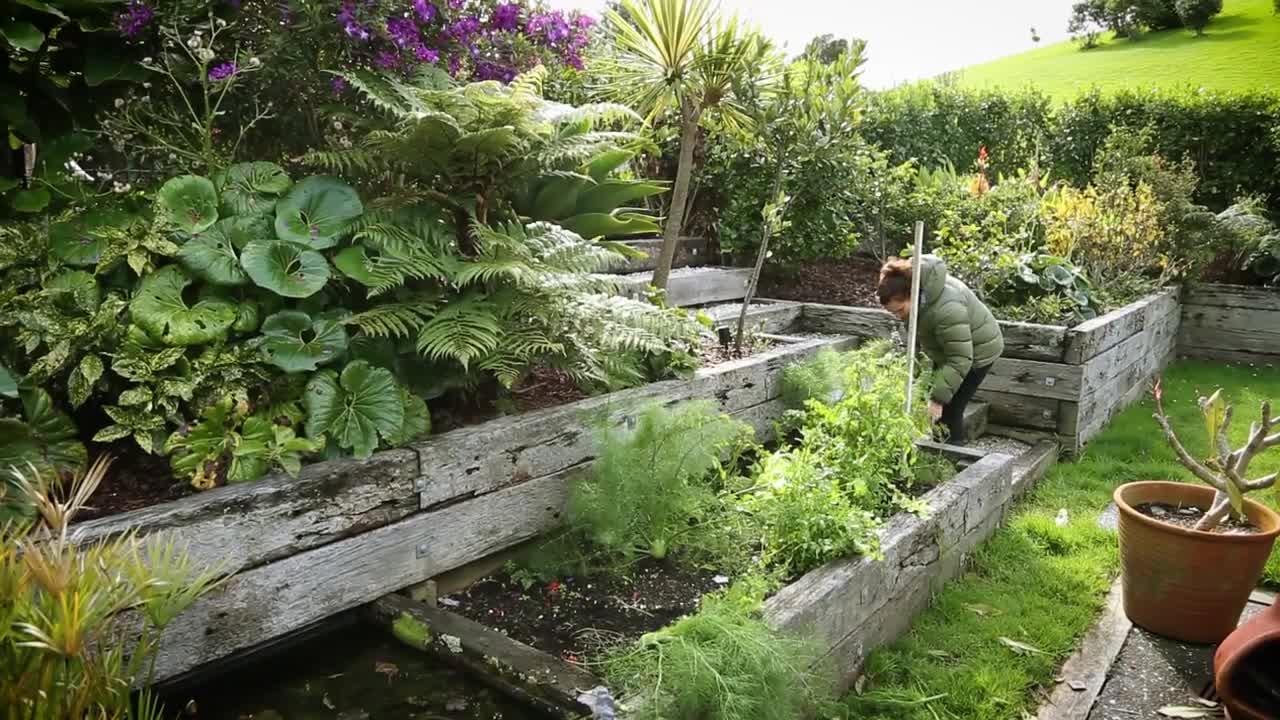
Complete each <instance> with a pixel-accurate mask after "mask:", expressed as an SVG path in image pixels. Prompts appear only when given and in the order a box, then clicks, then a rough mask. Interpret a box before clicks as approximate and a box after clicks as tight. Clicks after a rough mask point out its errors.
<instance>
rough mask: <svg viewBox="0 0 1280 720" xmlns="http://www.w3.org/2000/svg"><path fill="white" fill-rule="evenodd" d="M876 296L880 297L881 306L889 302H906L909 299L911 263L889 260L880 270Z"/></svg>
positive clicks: (896, 259)
mask: <svg viewBox="0 0 1280 720" xmlns="http://www.w3.org/2000/svg"><path fill="white" fill-rule="evenodd" d="M876 295H878V296H879V297H880V304H881V305H888V304H889V301H890V300H906V299H907V298H909V297H911V261H910V260H903V259H901V258H889V260H888V262H886V263H885V264H884V266H883V267H881V268H880V282H879V283H877V284H876Z"/></svg>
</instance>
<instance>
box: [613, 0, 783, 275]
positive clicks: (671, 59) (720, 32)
mask: <svg viewBox="0 0 1280 720" xmlns="http://www.w3.org/2000/svg"><path fill="white" fill-rule="evenodd" d="M622 8H623V11H624V12H621V13H620V12H616V11H613V10H610V11H608V12H607V13H606V14H605V17H606V19H607V22H608V25H609V30H610V34H611V39H612V46H613V52H612V54H610V55H608V56H606V57H604V58H602V59H601V61H600V70H601V71H602V73H601V74H602V75H603V76H604V78H605V79H606V82H607V85H606V91H605V92H606V93H607V94H608V95H610V96H611V97H612V99H615V100H617V101H618V102H621V103H623V104H626V105H629V106H630V107H632V108H635V109H637V110H639V111H640V112H642V113H643V114H644V115H645V116H646V119H647V120H648V121H649V122H653V121H655V120H660V119H666V118H667V117H668V116H674V118H675V119H676V120H677V121H678V122H679V127H680V155H679V159H678V161H677V164H676V178H675V182H674V183H673V185H672V188H671V209H670V212H669V213H668V214H667V219H666V222H665V223H664V224H663V229H662V251H661V253H660V254H659V256H658V264H657V267H656V268H655V269H654V272H653V284H654V286H656V287H658V288H665V287H666V285H667V278H668V277H669V276H670V274H671V263H672V261H673V260H674V259H675V253H676V246H677V244H678V243H679V240H680V233H681V230H683V228H684V220H685V209H686V206H687V205H688V201H689V183H690V179H691V177H692V175H693V151H694V146H695V145H696V144H697V141H698V127H699V125H700V123H701V122H702V120H703V117H704V115H706V114H707V113H709V112H712V111H717V112H718V113H719V114H720V115H722V116H723V117H725V118H726V122H727V123H728V124H729V125H730V126H733V125H735V124H736V119H735V118H737V117H740V116H741V113H740V112H739V111H738V110H737V108H736V101H735V98H734V88H735V87H736V86H738V85H739V83H740V81H741V80H742V78H743V76H744V73H745V72H746V71H747V68H748V67H750V66H751V64H752V59H753V58H755V57H757V56H759V55H760V54H761V53H762V52H763V51H764V49H765V48H766V47H767V43H765V42H764V40H763V38H762V37H761V36H760V34H759V33H757V32H755V31H753V30H750V29H748V28H746V27H745V26H744V25H742V24H741V23H739V22H738V21H737V19H736V18H732V19H729V20H724V21H722V20H718V19H717V18H716V17H715V13H714V10H713V7H712V4H711V0H622Z"/></svg>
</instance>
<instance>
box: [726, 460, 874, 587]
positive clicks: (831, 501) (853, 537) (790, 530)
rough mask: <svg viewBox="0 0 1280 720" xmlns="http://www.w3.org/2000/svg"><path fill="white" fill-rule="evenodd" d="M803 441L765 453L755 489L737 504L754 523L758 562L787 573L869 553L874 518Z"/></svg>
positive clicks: (834, 470)
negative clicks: (760, 547)
mask: <svg viewBox="0 0 1280 720" xmlns="http://www.w3.org/2000/svg"><path fill="white" fill-rule="evenodd" d="M826 459H827V458H826V457H824V455H823V454H822V453H821V451H819V450H816V449H814V448H811V447H808V446H801V447H798V448H793V449H789V450H782V451H778V452H775V453H772V454H770V455H769V456H767V457H766V458H765V459H764V460H763V461H762V462H761V463H760V467H759V470H758V472H757V473H756V474H755V477H754V483H755V488H754V489H753V491H752V492H750V493H749V494H746V495H745V498H744V500H743V507H744V509H745V510H746V512H748V513H749V514H750V516H751V518H752V523H753V527H756V528H758V532H759V537H760V542H761V546H762V548H763V552H762V554H761V558H760V561H761V562H762V563H763V564H764V565H765V566H766V567H768V568H770V569H772V570H776V571H778V572H779V573H780V574H781V575H782V576H784V577H787V578H792V577H797V576H799V575H802V574H804V573H805V572H808V571H809V570H812V569H814V568H816V567H820V566H821V565H823V564H824V563H826V562H828V561H831V560H835V559H836V558H841V557H849V556H852V555H867V556H871V557H875V556H876V555H877V554H878V552H879V548H880V543H879V536H878V531H879V529H880V525H881V522H880V519H879V518H878V517H877V516H876V515H875V513H873V512H871V511H870V510H868V509H866V508H865V507H863V506H861V505H860V504H859V503H858V502H856V501H855V499H854V498H853V497H852V496H851V494H850V493H849V492H847V491H846V488H845V486H844V483H843V478H842V477H841V474H840V471H839V469H837V468H833V467H830V466H828V465H826V464H825V461H826Z"/></svg>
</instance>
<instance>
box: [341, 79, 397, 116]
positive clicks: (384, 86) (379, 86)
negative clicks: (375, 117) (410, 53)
mask: <svg viewBox="0 0 1280 720" xmlns="http://www.w3.org/2000/svg"><path fill="white" fill-rule="evenodd" d="M339 76H340V77H342V79H344V80H346V81H347V82H348V83H349V84H350V85H351V86H352V87H354V88H355V89H356V91H357V92H359V93H360V95H361V96H362V97H363V98H364V99H365V100H367V101H368V102H369V103H370V104H371V105H373V106H374V107H376V108H378V109H379V110H382V111H383V112H386V113H389V114H391V115H402V114H404V113H406V112H408V111H409V110H410V109H412V107H411V106H410V105H409V103H408V98H406V97H405V93H404V92H403V91H402V90H401V88H400V87H398V85H399V84H398V83H396V82H395V81H393V80H391V79H389V78H387V77H386V76H383V75H379V74H378V73H375V72H370V71H368V70H351V71H348V72H344V73H339Z"/></svg>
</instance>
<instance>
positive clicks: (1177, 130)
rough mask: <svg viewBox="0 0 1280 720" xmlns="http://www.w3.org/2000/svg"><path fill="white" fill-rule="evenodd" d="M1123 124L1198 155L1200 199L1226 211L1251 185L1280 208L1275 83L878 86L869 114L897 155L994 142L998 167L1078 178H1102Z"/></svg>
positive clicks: (894, 158) (1177, 154)
mask: <svg viewBox="0 0 1280 720" xmlns="http://www.w3.org/2000/svg"><path fill="white" fill-rule="evenodd" d="M1116 128H1124V129H1128V130H1141V129H1145V128H1149V129H1150V130H1151V131H1152V136H1153V139H1154V141H1155V148H1154V149H1155V150H1156V151H1157V152H1158V153H1159V154H1161V155H1163V156H1164V157H1166V158H1169V159H1171V160H1174V161H1179V160H1181V159H1182V158H1183V157H1189V158H1190V159H1191V160H1192V161H1193V162H1194V163H1195V167H1196V172H1197V173H1198V174H1199V176H1200V179H1201V181H1200V185H1199V187H1198V188H1197V190H1196V195H1195V200H1196V202H1199V203H1201V204H1203V205H1207V206H1209V207H1212V208H1214V209H1215V210H1222V209H1223V208H1225V207H1226V206H1227V205H1229V204H1231V202H1232V201H1233V200H1234V199H1235V198H1236V197H1237V196H1238V195H1241V194H1244V193H1251V194H1257V195H1261V196H1263V197H1266V198H1267V199H1268V201H1269V203H1270V204H1271V207H1272V208H1273V209H1277V208H1280V177H1278V176H1277V175H1276V173H1275V168H1276V166H1277V165H1278V164H1280V95H1277V94H1276V93H1274V92H1267V91H1248V92H1223V91H1216V90H1207V89H1203V88H1185V89H1181V90H1170V89H1162V90H1139V89H1133V90H1123V91H1119V92H1108V93H1103V92H1101V91H1097V90H1095V91H1092V92H1089V93H1084V94H1082V95H1080V96H1079V97H1077V98H1075V99H1073V100H1071V101H1068V102H1066V103H1064V104H1061V105H1055V104H1054V103H1053V102H1052V101H1051V100H1050V99H1049V98H1048V97H1047V96H1046V95H1044V94H1043V93H1040V92H1038V91H1036V90H1034V89H1027V90H1000V89H971V88H965V87H961V86H959V85H956V84H954V83H950V82H925V83H918V84H913V85H909V86H905V87H903V88H899V89H895V90H889V91H885V92H880V93H874V94H871V95H869V96H868V98H867V104H866V108H865V111H864V115H863V135H864V137H865V138H866V140H867V141H868V142H870V143H872V144H873V145H875V146H878V147H880V148H882V149H884V150H885V151H887V152H888V153H889V157H890V160H891V162H906V161H908V160H916V161H917V162H918V163H919V164H920V165H921V166H923V167H940V166H943V165H947V164H950V165H951V166H952V167H956V168H968V167H970V166H971V165H972V162H973V157H974V155H975V154H976V153H977V152H978V148H979V147H984V146H985V147H986V148H987V149H988V151H989V152H990V154H991V159H990V163H991V164H990V169H991V171H992V172H993V173H995V174H1005V175H1011V174H1014V173H1016V172H1017V171H1018V170H1020V169H1024V168H1029V167H1032V166H1033V165H1034V166H1039V167H1041V168H1043V169H1044V170H1045V171H1046V172H1047V173H1048V174H1049V175H1050V176H1052V177H1054V178H1058V179H1063V180H1067V181H1069V182H1071V183H1072V184H1075V185H1083V184H1085V183H1087V182H1088V181H1089V179H1090V178H1091V177H1092V175H1093V174H1094V165H1095V160H1096V158H1097V155H1098V153H1099V151H1100V150H1101V149H1102V147H1103V143H1104V142H1105V141H1106V139H1107V137H1108V136H1109V135H1110V134H1111V133H1112V132H1113V130H1115V129H1116Z"/></svg>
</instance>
